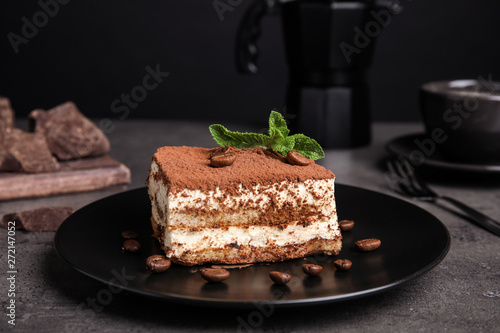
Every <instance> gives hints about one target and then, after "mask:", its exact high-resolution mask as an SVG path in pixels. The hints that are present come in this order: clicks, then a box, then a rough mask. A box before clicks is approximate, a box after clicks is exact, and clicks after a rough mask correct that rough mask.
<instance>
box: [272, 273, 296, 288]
mask: <svg viewBox="0 0 500 333" xmlns="http://www.w3.org/2000/svg"><path fill="white" fill-rule="evenodd" d="M269 277H270V278H271V280H273V282H274V283H276V284H280V285H285V284H287V283H288V282H290V280H291V279H292V276H291V275H290V274H287V273H283V272H277V271H272V272H270V273H269Z"/></svg>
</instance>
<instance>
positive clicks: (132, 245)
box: [122, 239, 141, 253]
mask: <svg viewBox="0 0 500 333" xmlns="http://www.w3.org/2000/svg"><path fill="white" fill-rule="evenodd" d="M122 248H123V250H124V251H127V252H132V253H134V252H138V251H139V250H140V249H141V243H139V242H138V241H136V240H135V239H127V240H126V241H124V242H123V247H122Z"/></svg>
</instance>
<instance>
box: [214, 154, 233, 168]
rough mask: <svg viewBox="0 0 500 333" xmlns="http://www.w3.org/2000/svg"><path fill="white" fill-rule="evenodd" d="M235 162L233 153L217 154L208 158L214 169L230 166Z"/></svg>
mask: <svg viewBox="0 0 500 333" xmlns="http://www.w3.org/2000/svg"><path fill="white" fill-rule="evenodd" d="M234 161H236V155H235V154H233V153H224V154H217V155H214V156H212V157H211V158H210V165H211V166H213V167H216V168H220V167H225V166H230V165H231V164H233V163H234Z"/></svg>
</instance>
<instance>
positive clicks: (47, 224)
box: [2, 207, 74, 231]
mask: <svg viewBox="0 0 500 333" xmlns="http://www.w3.org/2000/svg"><path fill="white" fill-rule="evenodd" d="M73 212H74V211H73V208H71V207H39V208H35V209H31V210H25V211H21V212H16V213H10V214H6V215H4V216H3V218H2V227H4V228H7V225H8V224H9V222H15V225H16V229H21V230H26V231H56V230H57V228H59V226H60V225H61V223H62V222H63V221H64V220H65V219H66V218H68V216H70V215H71V214H73Z"/></svg>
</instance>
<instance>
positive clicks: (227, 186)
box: [153, 146, 335, 195]
mask: <svg viewBox="0 0 500 333" xmlns="http://www.w3.org/2000/svg"><path fill="white" fill-rule="evenodd" d="M220 149H221V148H199V147H185V146H183V147H162V148H159V149H158V151H157V152H156V153H155V154H154V156H153V160H154V161H156V163H157V164H158V165H159V167H160V171H161V177H162V179H163V182H164V183H165V184H168V185H170V188H169V190H170V191H172V192H177V191H180V190H183V189H185V188H187V189H190V190H201V191H210V190H215V188H217V187H219V188H220V189H221V190H223V191H226V192H227V193H228V194H230V195H238V185H239V184H241V187H242V188H243V189H250V188H252V187H253V186H255V185H257V184H260V185H270V184H274V183H279V182H283V181H285V180H288V181H293V182H296V181H305V180H307V179H330V178H334V177H335V175H334V174H333V173H332V172H331V171H330V170H327V169H325V168H324V167H322V166H320V165H318V164H316V163H314V162H313V163H311V164H309V165H307V166H296V165H290V164H288V163H286V162H285V161H286V159H285V158H284V157H283V156H281V155H279V154H278V153H276V152H275V151H270V150H264V149H262V148H260V147H256V148H248V149H235V148H232V149H231V151H232V152H233V153H234V154H236V155H237V158H236V161H235V162H234V163H233V164H232V165H231V166H227V167H224V168H213V167H210V155H212V154H213V153H214V152H215V151H218V150H220ZM226 149H227V148H226ZM156 176H159V175H154V177H156Z"/></svg>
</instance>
